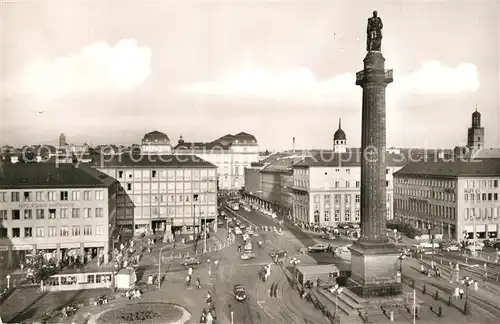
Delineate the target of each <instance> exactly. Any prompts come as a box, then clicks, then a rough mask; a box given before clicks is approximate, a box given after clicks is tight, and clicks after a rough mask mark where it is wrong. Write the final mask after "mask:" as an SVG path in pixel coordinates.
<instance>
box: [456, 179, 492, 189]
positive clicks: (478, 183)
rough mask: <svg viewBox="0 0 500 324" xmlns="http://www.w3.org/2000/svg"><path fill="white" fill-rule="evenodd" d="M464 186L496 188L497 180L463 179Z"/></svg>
mask: <svg viewBox="0 0 500 324" xmlns="http://www.w3.org/2000/svg"><path fill="white" fill-rule="evenodd" d="M464 188H483V189H488V188H498V180H465V181H464Z"/></svg>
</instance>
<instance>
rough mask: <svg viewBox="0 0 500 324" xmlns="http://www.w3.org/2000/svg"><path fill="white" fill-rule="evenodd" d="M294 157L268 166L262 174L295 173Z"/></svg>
mask: <svg viewBox="0 0 500 324" xmlns="http://www.w3.org/2000/svg"><path fill="white" fill-rule="evenodd" d="M294 163H295V159H294V157H285V158H282V159H279V160H277V161H275V162H273V163H269V164H268V165H266V166H265V167H264V168H263V169H262V170H261V172H291V171H293V164H294Z"/></svg>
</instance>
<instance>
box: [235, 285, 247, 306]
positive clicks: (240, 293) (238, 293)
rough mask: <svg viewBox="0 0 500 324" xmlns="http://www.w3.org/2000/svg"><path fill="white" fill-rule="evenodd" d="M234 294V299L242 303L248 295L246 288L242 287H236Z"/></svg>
mask: <svg viewBox="0 0 500 324" xmlns="http://www.w3.org/2000/svg"><path fill="white" fill-rule="evenodd" d="M233 293H234V298H235V299H236V300H237V301H239V302H242V301H244V300H245V299H247V293H246V291H245V287H243V286H242V285H235V286H234V288H233Z"/></svg>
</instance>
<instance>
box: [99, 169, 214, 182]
mask: <svg viewBox="0 0 500 324" xmlns="http://www.w3.org/2000/svg"><path fill="white" fill-rule="evenodd" d="M215 171H216V170H215V169H201V170H200V169H175V170H149V169H143V170H118V179H119V180H120V179H132V178H134V179H169V180H173V179H178V180H182V179H186V180H191V179H194V180H196V179H206V178H208V177H211V178H214V177H215V173H216V172H215ZM103 172H104V173H106V170H103Z"/></svg>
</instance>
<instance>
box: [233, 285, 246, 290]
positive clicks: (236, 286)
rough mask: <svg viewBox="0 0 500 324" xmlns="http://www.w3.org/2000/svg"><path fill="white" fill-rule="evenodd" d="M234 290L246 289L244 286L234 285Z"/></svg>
mask: <svg viewBox="0 0 500 324" xmlns="http://www.w3.org/2000/svg"><path fill="white" fill-rule="evenodd" d="M234 290H245V287H243V286H242V285H234Z"/></svg>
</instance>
